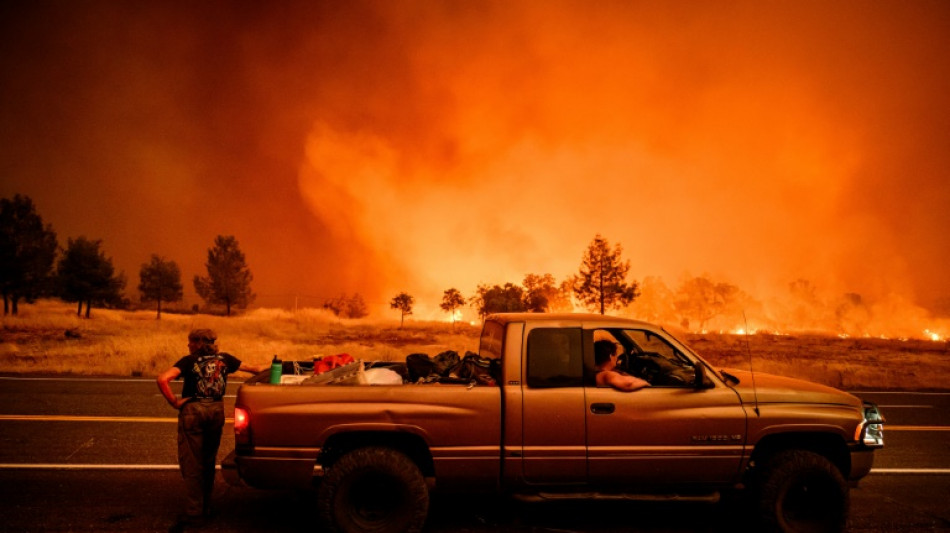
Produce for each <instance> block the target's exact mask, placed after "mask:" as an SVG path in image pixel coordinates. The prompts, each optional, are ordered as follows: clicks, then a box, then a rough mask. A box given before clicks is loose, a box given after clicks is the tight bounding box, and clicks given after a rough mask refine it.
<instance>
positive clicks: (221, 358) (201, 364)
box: [175, 353, 241, 400]
mask: <svg viewBox="0 0 950 533" xmlns="http://www.w3.org/2000/svg"><path fill="white" fill-rule="evenodd" d="M175 366H176V367H177V368H178V369H179V370H181V377H182V379H184V380H185V385H184V387H183V388H182V391H181V395H182V397H183V398H198V399H202V398H211V399H213V400H221V398H222V397H224V390H225V389H226V388H227V386H228V374H233V373H234V372H237V371H238V369H239V368H241V360H240V359H238V358H237V357H234V356H233V355H231V354H229V353H217V354H213V355H186V356H184V357H182V358H181V359H179V360H178V362H177V363H175Z"/></svg>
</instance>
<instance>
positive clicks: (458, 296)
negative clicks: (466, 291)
mask: <svg viewBox="0 0 950 533" xmlns="http://www.w3.org/2000/svg"><path fill="white" fill-rule="evenodd" d="M463 305H465V298H464V297H462V293H461V292H459V290H458V289H456V288H454V287H453V288H451V289H446V290H445V292H443V293H442V303H441V304H439V307H441V308H442V310H443V311H445V312H446V313H449V314H450V315H452V325H453V326H454V325H455V312H456V310H458V309H460V308H461V307H462V306H463Z"/></svg>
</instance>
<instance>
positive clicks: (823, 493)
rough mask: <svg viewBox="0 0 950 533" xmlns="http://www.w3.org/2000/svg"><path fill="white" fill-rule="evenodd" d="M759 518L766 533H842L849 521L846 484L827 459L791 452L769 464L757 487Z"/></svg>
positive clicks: (795, 451)
mask: <svg viewBox="0 0 950 533" xmlns="http://www.w3.org/2000/svg"><path fill="white" fill-rule="evenodd" d="M758 489H759V494H758V508H759V517H760V519H761V521H762V523H763V525H764V527H765V529H766V530H767V531H773V532H781V533H825V532H837V531H843V530H844V528H845V525H846V522H847V518H848V505H849V495H848V484H847V482H845V480H844V476H842V475H841V472H840V471H839V470H838V468H837V467H836V466H835V465H834V464H833V463H832V462H831V461H829V460H828V459H827V458H825V457H823V456H821V455H819V454H817V453H814V452H810V451H805V450H790V451H785V452H781V453H779V454H777V455H775V457H773V458H772V459H771V460H769V461H768V462H767V463H766V464H765V466H764V468H763V471H762V473H761V476H760V484H759V486H758Z"/></svg>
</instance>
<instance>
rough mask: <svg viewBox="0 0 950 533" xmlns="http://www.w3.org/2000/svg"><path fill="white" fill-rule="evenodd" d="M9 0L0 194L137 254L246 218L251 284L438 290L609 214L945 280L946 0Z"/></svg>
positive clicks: (704, 240) (666, 252)
mask: <svg viewBox="0 0 950 533" xmlns="http://www.w3.org/2000/svg"><path fill="white" fill-rule="evenodd" d="M4 9H6V11H7V12H6V13H5V15H6V16H4V17H2V18H3V20H4V22H3V23H2V24H3V28H2V30H3V32H4V37H3V41H2V43H3V52H4V53H3V59H2V60H0V61H2V67H3V71H4V72H5V77H7V78H8V80H6V82H5V83H4V84H3V88H2V89H0V91H2V95H0V96H2V101H3V103H0V106H2V109H0V110H2V117H3V118H2V121H3V122H2V126H3V127H2V136H3V138H2V140H3V143H2V145H3V146H2V147H0V150H2V154H3V155H2V158H0V160H2V161H3V163H2V168H0V170H2V172H3V184H2V188H0V193H2V194H3V195H4V196H8V195H11V194H13V193H14V192H21V193H24V194H29V195H30V196H32V197H33V198H34V200H35V201H36V203H37V205H38V206H39V208H40V210H41V214H43V215H44V216H45V217H46V218H47V219H48V220H49V221H50V222H52V223H53V224H54V226H55V227H56V229H57V230H58V231H59V233H60V236H61V240H65V237H66V236H75V235H79V234H86V235H87V236H90V237H93V238H103V239H104V245H105V247H106V249H107V251H109V252H110V253H111V254H112V255H113V256H115V257H116V259H117V262H118V263H119V264H120V267H121V268H124V269H125V270H126V272H127V274H130V277H134V276H135V275H136V273H137V269H138V265H139V264H141V263H142V262H144V261H145V260H146V259H147V257H148V254H150V253H161V254H163V255H166V256H168V257H170V258H172V259H176V260H178V261H179V263H180V264H181V265H182V267H183V272H184V273H185V275H186V277H190V275H191V274H193V273H198V272H199V271H200V269H201V263H202V261H203V258H204V252H205V250H206V249H207V247H208V246H210V245H211V242H212V240H213V238H214V236H215V235H217V234H219V233H225V234H234V235H235V236H237V238H238V240H239V241H240V242H241V245H242V247H243V248H244V249H245V252H246V253H247V256H248V259H249V261H250V263H251V267H252V270H253V271H254V272H255V280H256V282H255V289H256V291H257V292H258V293H259V294H260V297H259V303H260V304H261V305H288V302H289V301H290V300H289V299H290V298H292V297H294V296H296V297H297V300H299V299H300V298H301V297H303V298H304V303H307V304H313V303H315V302H316V303H318V302H319V301H320V298H325V297H333V296H337V295H338V294H340V293H343V292H346V293H352V292H361V293H362V294H364V296H366V298H367V300H368V301H369V302H370V303H371V304H373V306H375V307H378V308H382V309H385V308H386V307H387V306H386V302H388V300H389V299H390V298H391V297H392V295H394V294H395V293H396V292H399V291H403V290H406V291H408V292H410V293H412V294H414V295H416V299H417V301H418V302H419V306H420V307H421V308H424V309H428V310H429V311H431V312H434V311H435V309H436V306H437V303H438V299H439V298H440V296H441V293H442V291H443V290H445V289H447V288H449V287H457V288H459V289H460V290H462V291H463V293H466V294H470V293H471V291H473V290H474V288H475V287H476V285H477V284H479V283H504V282H506V281H514V282H518V281H520V280H521V279H522V277H523V276H524V274H526V273H529V272H530V273H551V274H553V275H554V276H555V277H557V278H558V279H562V278H563V277H565V276H568V275H570V274H572V273H574V272H576V270H577V268H578V265H579V262H580V257H581V253H582V252H583V250H584V248H585V247H586V246H587V244H588V243H589V242H590V240H591V239H592V238H593V237H594V235H595V234H597V233H600V234H602V235H604V236H605V237H607V238H608V239H609V240H610V241H611V242H615V243H621V244H622V245H623V247H624V250H625V256H626V257H628V258H629V259H630V260H631V263H632V265H633V269H632V275H633V276H634V277H635V278H637V279H643V278H644V277H646V276H660V277H662V278H663V279H664V280H665V281H666V283H667V284H669V285H671V286H675V285H676V283H677V282H678V281H679V280H680V279H681V278H682V277H683V276H684V275H686V274H688V273H693V274H696V275H698V274H700V273H704V274H705V273H708V274H709V275H710V276H711V277H713V278H716V279H722V280H726V281H728V282H730V283H733V284H735V285H738V286H740V287H741V288H742V289H743V290H744V291H746V292H747V293H749V294H751V295H752V296H753V297H755V298H756V299H758V300H759V301H761V302H771V301H774V300H775V299H777V298H782V297H784V296H785V295H786V293H787V287H788V284H789V283H790V282H792V281H794V280H797V279H806V280H809V281H811V282H812V283H814V285H815V286H817V287H819V288H820V289H821V291H822V293H823V295H824V299H825V300H826V301H828V302H835V301H838V299H839V298H840V297H841V295H844V294H848V293H853V294H860V295H861V296H862V298H863V299H864V301H867V302H871V303H872V304H876V305H878V307H880V308H882V309H892V308H894V307H895V306H894V305H892V304H890V303H889V302H895V301H900V302H904V303H905V304H906V305H904V306H899V307H901V309H904V311H903V312H900V311H897V313H898V314H901V315H902V316H910V315H912V316H917V313H918V311H921V310H920V307H924V308H928V309H939V308H940V305H941V304H940V302H941V301H942V300H943V301H946V299H947V298H948V297H950V281H948V278H946V276H944V275H943V265H944V264H945V262H946V254H947V250H948V249H950V247H948V246H947V245H948V242H947V236H946V232H945V230H944V228H946V227H948V225H950V224H948V222H950V221H948V220H947V219H948V217H950V215H948V211H947V210H946V209H943V207H944V206H945V205H947V202H948V201H950V186H948V182H947V180H946V179H944V176H943V173H945V169H946V168H947V167H948V165H947V158H948V157H950V155H948V152H946V150H944V148H945V147H944V146H943V143H944V141H943V139H944V137H945V132H944V129H945V125H946V124H947V122H948V119H950V116H948V115H950V106H948V104H947V102H946V99H945V95H946V94H950V91H948V89H950V87H948V84H950V83H948V79H950V63H948V61H947V60H946V59H944V56H945V55H946V54H944V53H943V51H945V50H946V49H947V44H948V42H947V41H948V40H950V31H947V30H950V28H948V25H950V16H948V14H950V13H948V12H950V10H948V9H947V7H946V6H945V5H943V4H942V3H916V4H913V5H910V6H891V5H888V4H876V5H868V4H866V3H860V4H853V5H851V4H847V3H836V4H834V5H828V4H827V3H814V4H810V3H795V4H790V5H779V6H776V5H762V4H761V3H759V2H749V3H732V4H729V5H727V6H723V5H712V4H710V5H703V4H688V5H686V4H684V5H679V6H670V5H664V4H658V5H651V4H649V3H644V4H640V3H617V4H613V3H612V4H606V5H591V4H590V3H586V2H545V3H543V4H541V3H532V2H524V3H497V2H485V3H479V2H465V3H438V2H435V3H418V4H406V3H396V4H393V3H389V2H378V3H375V2H368V3H358V2H356V3H354V2H344V3H337V2H322V3H311V2H304V3H300V4H294V3H289V4H288V3H284V4H281V6H280V7H272V6H265V5H261V6H257V7H247V6H240V7H235V5H232V4H222V5H216V4H209V3H204V4H199V5H191V4H156V5H151V6H144V7H143V6H138V7H133V6H123V5H115V4H113V3H103V4H98V5H96V4H93V5H84V6H77V7H72V6H68V5H59V6H55V7H51V6H44V5H39V6H36V5H30V6H22V7H21V6H15V7H12V8H11V7H7V8H4ZM829 305H831V304H829ZM773 307H775V308H776V309H777V308H780V307H781V306H778V305H775V306H773ZM907 309H911V310H913V313H911V314H909V313H908V312H906V310H907ZM921 312H922V311H921ZM882 313H883V311H882ZM922 314H923V316H924V317H926V316H927V313H926V312H922Z"/></svg>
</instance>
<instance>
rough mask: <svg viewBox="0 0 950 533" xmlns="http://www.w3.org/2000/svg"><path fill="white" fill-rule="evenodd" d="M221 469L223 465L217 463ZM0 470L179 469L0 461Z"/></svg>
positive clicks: (172, 466) (174, 468)
mask: <svg viewBox="0 0 950 533" xmlns="http://www.w3.org/2000/svg"><path fill="white" fill-rule="evenodd" d="M215 468H216V469H217V470H221V465H216V466H215ZM0 470H178V465H134V464H133V465H108V464H102V465H99V464H63V463H36V464H26V463H0Z"/></svg>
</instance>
